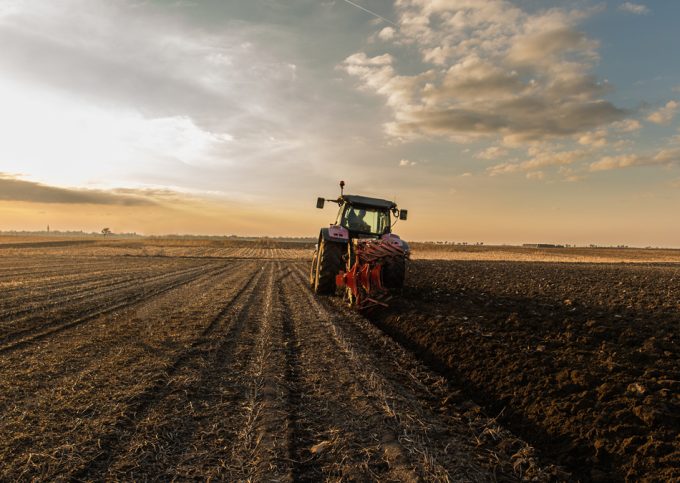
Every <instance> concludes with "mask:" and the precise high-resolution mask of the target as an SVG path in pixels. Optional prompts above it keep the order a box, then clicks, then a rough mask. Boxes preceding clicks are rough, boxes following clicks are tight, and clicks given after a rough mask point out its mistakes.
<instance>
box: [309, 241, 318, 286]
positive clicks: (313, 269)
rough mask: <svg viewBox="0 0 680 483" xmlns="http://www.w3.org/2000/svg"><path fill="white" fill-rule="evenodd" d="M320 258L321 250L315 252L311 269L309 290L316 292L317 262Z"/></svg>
mask: <svg viewBox="0 0 680 483" xmlns="http://www.w3.org/2000/svg"><path fill="white" fill-rule="evenodd" d="M318 258H319V250H318V249H317V250H314V255H313V256H312V266H311V267H310V269H309V288H311V289H312V290H314V285H315V284H316V262H317V260H318Z"/></svg>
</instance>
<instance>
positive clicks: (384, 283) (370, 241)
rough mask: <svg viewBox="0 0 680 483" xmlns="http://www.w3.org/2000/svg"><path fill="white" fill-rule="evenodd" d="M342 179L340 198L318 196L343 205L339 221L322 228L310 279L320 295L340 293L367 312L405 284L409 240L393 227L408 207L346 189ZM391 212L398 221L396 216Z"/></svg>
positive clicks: (322, 201)
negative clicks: (393, 230)
mask: <svg viewBox="0 0 680 483" xmlns="http://www.w3.org/2000/svg"><path fill="white" fill-rule="evenodd" d="M344 188H345V182H344V181H340V196H339V197H338V198H337V199H325V198H317V201H316V207H317V208H319V209H323V207H324V205H325V203H326V202H330V203H336V204H337V205H338V206H339V207H340V209H339V210H338V216H337V218H336V220H335V223H332V224H331V225H330V226H329V227H328V228H322V229H321V231H320V233H319V238H318V243H317V244H316V248H315V250H314V256H313V258H312V266H311V269H310V272H309V285H310V287H311V289H312V291H313V292H314V293H315V294H318V295H334V294H342V296H343V297H344V299H345V300H346V301H347V303H348V304H349V305H350V306H351V307H354V308H355V309H357V310H359V311H362V312H365V311H369V310H372V309H375V308H378V307H387V302H388V301H389V300H390V298H392V296H393V295H394V293H395V291H398V290H399V289H401V288H402V287H403V286H404V276H405V274H406V261H407V260H408V258H409V253H410V251H409V246H408V244H407V243H406V242H405V241H404V240H402V239H401V238H399V237H398V236H397V235H395V234H394V233H392V227H393V226H394V225H395V224H396V222H397V221H398V220H406V218H407V216H408V212H407V210H405V209H399V208H397V204H396V203H394V202H393V201H388V200H383V199H379V198H369V197H367V196H359V195H346V194H344ZM392 217H393V218H394V221H392Z"/></svg>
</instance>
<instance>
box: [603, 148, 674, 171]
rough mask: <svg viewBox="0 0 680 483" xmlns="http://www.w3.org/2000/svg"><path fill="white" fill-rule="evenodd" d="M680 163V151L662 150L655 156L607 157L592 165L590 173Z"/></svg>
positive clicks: (624, 155) (628, 155)
mask: <svg viewBox="0 0 680 483" xmlns="http://www.w3.org/2000/svg"><path fill="white" fill-rule="evenodd" d="M678 162H680V149H661V150H659V151H658V152H656V153H655V154H635V153H631V154H622V155H619V156H605V157H603V158H601V159H600V160H599V161H596V162H594V163H592V164H591V165H590V171H609V170H612V169H623V168H632V167H636V166H670V165H673V164H677V163H678Z"/></svg>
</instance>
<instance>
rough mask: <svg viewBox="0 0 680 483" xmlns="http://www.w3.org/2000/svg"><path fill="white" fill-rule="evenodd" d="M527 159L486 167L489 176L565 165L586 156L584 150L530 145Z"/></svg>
mask: <svg viewBox="0 0 680 483" xmlns="http://www.w3.org/2000/svg"><path fill="white" fill-rule="evenodd" d="M527 154H528V156H529V157H528V159H526V160H525V161H522V162H506V163H500V164H497V165H495V166H491V167H489V168H487V173H488V174H489V176H497V175H501V174H508V173H516V172H520V171H538V170H540V169H541V168H546V167H549V166H567V165H570V164H573V163H575V162H577V161H579V160H581V159H583V158H584V157H585V156H586V154H587V153H586V151H584V150H580V149H575V150H571V151H556V150H554V149H551V148H549V147H541V146H532V147H530V148H529V149H528V151H527Z"/></svg>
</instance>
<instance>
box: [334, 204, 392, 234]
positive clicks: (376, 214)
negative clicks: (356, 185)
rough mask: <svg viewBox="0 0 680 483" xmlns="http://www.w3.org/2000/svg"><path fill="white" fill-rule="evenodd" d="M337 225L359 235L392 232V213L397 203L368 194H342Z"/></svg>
mask: <svg viewBox="0 0 680 483" xmlns="http://www.w3.org/2000/svg"><path fill="white" fill-rule="evenodd" d="M340 200H341V203H342V204H341V205H340V209H339V210H338V217H337V219H336V221H335V224H336V225H339V226H342V227H344V228H347V230H349V232H350V233H351V234H352V235H354V236H358V237H362V238H363V237H380V236H382V235H385V234H387V233H390V231H391V227H392V223H391V219H390V213H391V211H392V210H395V211H396V207H397V205H395V204H394V203H393V202H391V201H387V200H381V199H379V198H368V197H366V196H357V195H342V196H341V197H340Z"/></svg>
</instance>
